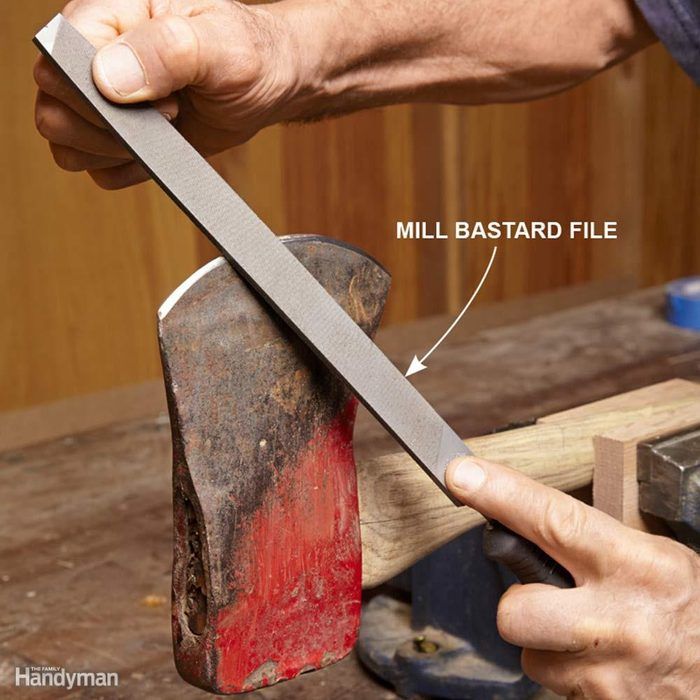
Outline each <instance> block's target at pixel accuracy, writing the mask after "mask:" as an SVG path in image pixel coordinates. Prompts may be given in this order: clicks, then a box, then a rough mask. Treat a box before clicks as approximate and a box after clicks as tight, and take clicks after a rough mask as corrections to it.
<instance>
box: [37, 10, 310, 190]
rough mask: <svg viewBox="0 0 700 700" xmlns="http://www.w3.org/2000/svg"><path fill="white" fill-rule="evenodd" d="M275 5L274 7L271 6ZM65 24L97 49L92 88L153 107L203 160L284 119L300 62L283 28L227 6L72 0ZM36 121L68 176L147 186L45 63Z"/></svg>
mask: <svg viewBox="0 0 700 700" xmlns="http://www.w3.org/2000/svg"><path fill="white" fill-rule="evenodd" d="M271 7H274V6H271ZM63 14H64V16H65V17H66V19H68V20H69V21H70V22H71V24H73V25H74V26H75V27H76V28H77V29H78V30H79V31H80V32H81V33H82V34H84V35H85V36H86V38H87V39H89V40H90V42H91V43H92V44H93V45H95V46H96V47H97V48H98V49H99V51H98V54H97V57H96V59H95V62H94V64H93V77H94V80H95V82H96V84H97V86H98V88H99V89H100V91H101V92H102V93H103V95H104V96H105V97H107V98H108V99H109V100H112V101H113V102H118V103H133V102H142V101H145V100H148V101H152V102H154V103H155V105H156V107H157V108H158V109H159V110H160V111H161V112H162V113H163V114H165V115H166V116H167V117H168V118H169V119H172V120H176V124H177V128H178V129H179V130H180V131H181V132H182V133H183V135H184V136H185V138H187V139H188V140H189V141H190V142H191V143H192V144H193V145H194V146H195V148H197V149H198V150H199V151H200V152H201V153H203V154H204V155H212V154H214V153H218V152H219V151H222V150H225V149H227V148H229V147H231V146H234V145H236V144H239V143H242V142H243V141H245V140H247V139H248V138H250V137H251V136H252V135H253V134H254V133H256V132H257V131H258V130H259V129H261V128H262V127H264V126H266V125H267V124H269V123H272V122H274V121H279V120H280V119H283V118H286V117H285V116H284V115H283V114H280V113H279V111H280V109H281V108H282V106H283V104H284V103H285V101H286V99H287V97H288V93H289V92H290V91H291V90H292V89H293V86H294V84H295V82H296V81H297V70H298V69H299V61H298V60H297V59H298V58H300V56H298V49H297V47H296V46H294V45H293V43H292V40H291V37H290V32H289V31H288V27H287V24H286V22H284V21H283V20H282V19H281V18H280V17H279V16H278V15H276V14H274V13H273V12H272V11H270V10H268V9H265V7H264V6H260V7H247V6H245V5H242V4H239V3H237V2H231V1H230V0H169V1H168V0H117V1H116V2H105V1H104V0H74V1H73V2H71V3H70V4H69V5H67V6H66V8H65V9H64V11H63ZM34 75H35V79H36V82H37V84H38V86H39V92H38V95H37V101H36V123H37V128H38V129H39V132H40V133H41V134H42V135H43V136H44V137H45V138H46V139H48V141H49V142H50V147H51V151H52V153H53V156H54V159H55V160H56V162H57V163H58V165H60V166H61V167H62V168H64V169H66V170H72V171H78V170H87V171H88V172H89V173H90V174H91V175H92V177H93V179H94V180H95V181H96V182H97V183H98V184H99V185H100V186H102V187H105V188H107V189H116V188H121V187H126V186H128V185H132V184H135V183H137V182H140V181H142V180H145V179H147V175H146V173H145V172H144V171H143V169H142V168H141V167H140V166H139V165H138V164H136V163H134V162H133V160H132V159H131V156H130V155H129V153H128V152H127V151H126V150H125V149H124V147H123V146H122V145H121V144H119V143H118V142H117V141H116V140H115V139H114V138H113V137H112V136H111V134H110V133H109V132H108V131H107V130H106V128H105V126H104V124H103V123H102V121H101V120H100V118H99V117H98V116H97V114H96V113H95V112H94V111H93V110H92V109H91V108H89V107H88V106H86V105H85V104H84V103H83V101H82V99H81V98H80V97H79V96H78V95H77V94H76V93H75V92H74V91H73V90H72V88H70V87H69V86H68V85H67V83H66V82H65V81H64V80H63V79H62V77H61V76H60V74H59V73H58V71H57V70H56V68H54V67H53V66H52V65H51V64H50V63H49V62H48V61H47V60H46V59H45V58H43V57H42V58H40V59H39V60H38V61H37V64H36V68H35V71H34Z"/></svg>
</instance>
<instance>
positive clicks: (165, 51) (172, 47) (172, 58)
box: [156, 15, 199, 68]
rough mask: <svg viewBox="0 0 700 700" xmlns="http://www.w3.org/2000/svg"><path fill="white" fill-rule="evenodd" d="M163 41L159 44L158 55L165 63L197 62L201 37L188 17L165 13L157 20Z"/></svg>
mask: <svg viewBox="0 0 700 700" xmlns="http://www.w3.org/2000/svg"><path fill="white" fill-rule="evenodd" d="M156 21H157V22H158V31H159V33H160V38H161V39H162V41H160V42H159V44H158V56H159V58H160V60H161V61H162V63H163V65H165V66H166V67H167V68H171V67H172V66H175V65H180V64H183V63H186V64H195V65H196V64H197V63H198V58H199V37H198V36H197V33H196V32H195V30H194V28H193V26H192V24H191V23H190V22H189V21H188V19H187V18H185V17H182V16H180V15H165V16H164V17H162V18H160V19H158V20H156Z"/></svg>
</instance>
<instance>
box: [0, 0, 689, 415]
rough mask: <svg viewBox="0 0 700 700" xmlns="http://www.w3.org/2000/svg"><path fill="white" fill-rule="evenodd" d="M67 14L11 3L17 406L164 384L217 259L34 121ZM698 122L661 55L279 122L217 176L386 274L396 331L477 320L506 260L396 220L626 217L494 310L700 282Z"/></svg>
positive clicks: (7, 187) (512, 254)
mask: <svg viewBox="0 0 700 700" xmlns="http://www.w3.org/2000/svg"><path fill="white" fill-rule="evenodd" d="M61 4H62V3H61V2H57V1H56V0H32V2H22V3H18V2H12V3H6V7H4V8H3V42H2V44H1V45H0V79H1V80H2V85H3V97H2V99H1V100H0V143H1V144H2V151H1V152H2V153H3V161H4V162H3V167H2V168H0V213H1V215H2V225H1V227H0V236H1V239H2V240H1V246H2V248H1V250H2V255H1V256H0V411H2V410H9V409H16V408H21V407H25V406H30V405H34V404H38V403H44V402H48V401H53V400H56V399H60V398H64V397H69V396H75V395H79V394H83V393H88V392H93V391H99V390H103V389H107V388H110V387H116V386H122V385H125V384H129V383H132V382H139V381H144V380H147V379H151V378H154V377H157V376H158V374H159V372H160V365H159V361H158V355H157V343H156V336H155V312H156V309H157V307H158V306H159V304H160V302H161V301H162V299H163V298H164V297H165V296H167V294H168V293H169V291H170V290H171V289H172V288H173V287H175V286H176V285H177V284H178V283H179V282H180V281H182V279H183V278H184V277H185V276H187V275H188V274H189V273H190V272H192V271H193V270H194V269H195V268H196V267H198V266H199V265H200V264H202V263H203V262H205V261H206V260H208V259H209V258H211V257H212V256H213V255H214V253H213V250H212V249H211V248H210V247H209V245H208V244H207V243H206V242H205V241H204V239H203V237H202V236H200V235H198V234H197V233H196V232H195V231H194V230H193V227H192V226H191V224H190V223H189V222H188V221H187V220H186V219H185V218H184V217H183V216H182V215H180V213H179V212H178V211H177V209H176V208H175V206H174V205H172V204H171V203H170V202H169V201H168V200H167V199H166V198H165V196H163V195H162V194H161V193H160V191H158V189H157V188H156V187H155V186H153V185H152V184H147V185H142V186H139V187H137V188H134V189H132V190H128V191H125V192H118V193H109V192H102V191H99V190H97V188H96V187H94V186H93V185H92V183H91V182H90V181H89V179H88V178H87V177H86V176H84V175H75V174H67V173H63V172H61V171H59V170H58V169H57V168H56V167H55V166H54V165H53V161H52V159H51V156H50V154H49V151H48V148H47V146H46V144H45V143H44V142H43V141H42V139H41V138H40V137H39V136H38V135H37V134H36V133H35V132H34V127H33V96H34V88H33V83H32V78H31V70H32V64H33V62H34V58H35V51H34V49H33V47H32V45H31V43H30V40H31V37H32V35H33V34H34V32H35V31H36V30H37V29H38V28H39V27H40V26H41V25H42V24H43V23H44V22H45V21H47V20H48V19H49V18H50V17H51V16H52V14H53V13H54V12H56V11H58V10H59V9H60V7H61ZM699 123H700V93H699V91H698V90H697V89H696V88H695V87H694V86H693V85H692V83H691V81H690V79H689V78H687V77H686V76H685V75H684V74H683V73H682V71H681V70H680V69H679V68H678V67H676V65H675V64H674V63H673V61H672V60H671V59H670V58H669V57H668V55H667V54H666V53H665V52H664V50H663V48H661V47H659V46H656V47H654V48H652V49H651V50H649V51H647V52H645V53H644V54H642V55H639V56H637V57H635V58H634V59H633V60H631V61H628V62H627V63H625V64H623V65H621V66H618V67H617V68H615V69H614V70H612V71H610V72H609V73H607V74H605V75H602V76H600V77H598V78H596V79H595V80H593V81H591V82H589V83H588V84H587V85H584V86H582V87H580V88H577V89H575V90H573V91H570V92H568V93H566V94H563V95H559V96H557V97H554V98H551V99H547V100H543V101H539V102H535V103H530V104H526V105H504V106H494V107H483V108H457V107H439V106H432V105H420V106H401V107H395V108H390V109H383V110H375V111H371V112H365V113H362V114H357V115H353V116H350V117H345V118H343V119H338V120H334V121H328V122H323V123H319V124H314V125H308V126H301V127H299V126H292V127H275V128H272V129H269V130H267V131H265V132H263V133H261V134H259V135H258V136H257V137H256V138H255V139H253V141H252V142H250V143H249V144H248V145H246V146H244V147H242V148H239V149H237V150H235V151H232V152H230V153H228V154H226V155H224V156H220V157H218V158H217V159H216V161H215V164H216V167H217V168H218V169H219V170H220V171H221V172H222V174H223V175H224V176H225V177H226V178H227V179H228V180H229V181H230V182H231V184H232V185H233V186H234V187H236V188H237V189H238V191H239V192H240V193H241V194H242V195H243V196H244V197H245V198H246V199H247V200H248V201H249V202H250V204H251V205H252V206H253V207H254V208H255V209H256V210H257V211H258V213H259V214H260V215H261V216H262V217H263V218H264V219H265V220H266V221H267V222H268V223H269V224H270V225H271V226H272V228H273V229H274V230H276V231H277V232H279V233H295V232H313V233H324V234H327V235H330V236H334V237H337V238H342V239H344V240H348V241H352V242H353V243H355V244H357V245H359V246H361V247H363V248H364V249H366V250H367V251H368V252H369V253H371V254H373V255H374V256H376V257H377V258H378V259H379V260H380V261H381V262H382V263H384V264H385V265H386V266H387V267H388V269H389V270H390V271H391V273H392V274H393V277H394V286H393V292H392V294H391V298H390V302H389V306H388V309H387V312H386V316H385V320H386V322H387V323H395V322H399V321H405V320H408V319H412V318H417V317H420V316H424V315H428V314H433V313H438V312H444V311H454V310H457V309H458V308H460V306H461V304H462V303H463V302H464V299H465V298H466V296H467V295H468V293H469V292H470V291H471V289H472V288H473V286H474V284H475V282H476V280H477V279H478V277H479V276H480V274H481V271H482V270H483V267H484V265H485V263H486V261H487V260H488V257H489V255H490V252H491V247H492V244H490V243H477V242H469V243H465V242H455V241H421V242H411V241H396V240H395V237H394V236H395V233H394V231H395V222H396V220H397V219H400V220H410V219H418V220H429V221H435V220H442V221H443V222H445V223H446V224H448V225H449V224H450V223H451V222H452V221H454V220H455V219H469V220H490V219H496V220H502V219H509V220H512V219H526V220H531V219H535V220H548V219H555V220H559V221H562V222H568V221H569V220H571V219H594V220H598V221H602V220H606V219H607V220H611V219H616V220H618V221H619V222H620V231H621V240H620V241H617V242H609V241H607V242H602V241H601V242H594V243H587V242H582V241H573V242H571V241H556V242H544V243H533V242H521V241H517V242H507V243H505V244H502V245H501V248H500V251H499V258H498V262H497V264H496V266H495V268H494V271H493V273H492V275H491V277H490V279H489V281H488V283H487V285H486V286H485V288H484V290H483V292H482V294H481V296H480V299H479V301H481V302H482V303H483V302H484V301H487V300H491V301H492V300H497V299H508V298H514V297H518V296H522V295H525V294H529V293H532V292H536V291H541V290H545V289H550V288H555V287H560V286H564V285H571V284H576V283H580V282H585V281H588V280H600V279H610V278H619V277H625V278H630V279H632V280H633V281H634V282H635V283H636V284H639V285H647V284H652V283H658V282H662V281H664V280H668V279H671V278H674V277H678V276H681V275H686V274H691V273H697V272H700V238H699V236H698V224H699V222H700V197H698V185H699V184H700V129H699V128H698V124H699ZM433 340H434V339H433V338H416V341H415V342H416V351H420V350H421V349H427V347H429V345H430V344H431V343H432V341H433Z"/></svg>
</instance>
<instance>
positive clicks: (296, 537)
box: [159, 236, 390, 693]
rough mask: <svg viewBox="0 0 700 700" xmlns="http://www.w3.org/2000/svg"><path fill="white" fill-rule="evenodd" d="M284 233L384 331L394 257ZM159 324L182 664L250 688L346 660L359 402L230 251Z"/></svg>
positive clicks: (350, 640) (355, 614) (216, 680)
mask: <svg viewBox="0 0 700 700" xmlns="http://www.w3.org/2000/svg"><path fill="white" fill-rule="evenodd" d="M284 241H285V244H286V245H287V246H288V247H289V249H290V250H291V251H292V252H293V253H294V255H295V256H296V257H297V258H298V259H299V260H300V261H301V262H302V263H303V264H304V265H305V267H306V268H307V269H308V270H309V271H310V272H311V273H312V274H313V275H314V276H315V277H316V279H318V281H319V282H320V283H321V284H322V285H323V286H324V287H325V288H326V289H327V290H328V292H330V294H331V295H332V296H333V297H334V298H335V299H336V301H338V303H339V304H340V305H341V306H342V307H343V308H344V309H345V310H346V312H347V313H348V314H350V316H351V317H352V318H353V319H354V320H355V321H356V322H357V323H358V324H359V325H360V326H361V327H362V328H363V330H364V331H365V332H366V333H367V334H368V335H370V336H371V335H372V334H373V333H374V331H375V330H376V328H377V326H378V324H379V319H380V316H381V313H382V309H383V305H384V301H385V298H386V294H387V292H388V289H389V283H390V278H389V275H388V274H387V273H386V272H385V271H384V269H383V268H381V267H380V266H379V265H378V264H377V263H376V262H375V261H374V260H372V259H371V258H369V257H368V256H366V255H365V254H363V253H362V252H360V251H358V250H357V249H355V248H352V247H350V246H347V245H343V244H340V243H337V242H334V241H331V240H330V239H325V238H321V237H317V236H291V237H287V238H285V239H284ZM309 313H311V314H312V313H314V309H309ZM159 336H160V346H161V358H162V362H163V370H164V376H165V384H166V391H167V396H168V405H169V410H170V418H171V424H172V431H173V493H174V561H173V592H172V595H173V611H172V615H173V638H174V647H175V660H176V665H177V668H178V670H179V672H180V674H181V675H182V676H183V678H185V679H186V680H187V681H189V682H190V683H193V684H195V685H197V686H199V687H201V688H204V689H206V690H211V691H215V692H219V693H236V692H243V691H248V690H253V689H255V688H259V687H261V686H265V685H270V684H272V683H276V682H278V681H280V680H284V679H288V678H293V677H295V676H297V675H298V674H300V673H302V672H303V671H307V670H311V669H316V668H320V667H322V666H326V665H328V664H330V663H333V662H334V661H337V660H338V659H340V658H342V657H343V656H344V655H345V654H347V653H348V651H349V650H350V649H351V648H352V646H353V644H354V642H355V638H356V634H357V629H358V625H359V615H360V595H361V546H360V529H359V514H358V504H357V487H356V476H355V464H354V459H353V450H352V431H353V424H354V417H355V409H356V402H355V400H354V398H353V397H352V395H351V394H350V393H349V391H348V390H347V388H346V387H345V385H344V384H343V383H342V382H341V381H340V380H338V379H337V378H336V377H335V376H334V375H332V374H331V373H330V372H329V371H328V370H327V369H326V367H325V366H324V365H323V364H322V363H321V362H320V361H319V360H318V359H317V358H316V357H315V356H314V355H313V353H312V352H311V351H310V350H309V349H308V348H307V347H306V346H305V345H304V344H303V343H302V342H301V341H300V340H298V339H297V337H296V336H295V335H294V334H293V333H292V332H291V331H289V330H288V329H287V328H286V327H285V325H284V324H283V323H282V322H281V321H280V320H279V319H278V318H277V317H276V316H275V315H274V313H273V312H272V311H271V310H270V309H269V308H268V307H267V306H266V305H265V303H264V302H262V301H261V300H260V298H259V297H258V296H257V295H256V294H255V293H254V292H253V291H252V289H251V288H250V287H249V286H248V285H247V284H246V283H245V282H244V281H243V280H242V279H241V278H240V277H238V276H237V275H236V273H235V272H234V271H233V269H232V268H231V267H230V266H229V265H228V264H227V263H226V262H225V261H224V260H223V259H222V258H218V259H217V260H214V261H212V262H211V263H209V264H208V265H206V266H204V267H203V268H201V269H200V270H199V271H197V272H195V273H194V274H193V275H192V276H191V277H190V278H189V279H188V280H187V281H185V282H184V283H183V284H182V285H181V286H180V287H179V288H178V289H177V290H175V291H174V292H173V294H172V295H171V296H170V297H169V298H168V299H167V300H166V301H165V302H164V304H163V306H162V307H161V309H160V311H159Z"/></svg>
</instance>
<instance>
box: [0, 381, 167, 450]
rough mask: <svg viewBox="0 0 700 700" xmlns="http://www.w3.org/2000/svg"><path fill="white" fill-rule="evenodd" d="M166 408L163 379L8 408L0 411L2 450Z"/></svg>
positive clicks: (149, 415) (154, 414)
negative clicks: (47, 402)
mask: <svg viewBox="0 0 700 700" xmlns="http://www.w3.org/2000/svg"><path fill="white" fill-rule="evenodd" d="M166 411H167V406H166V404H165V391H164V389H163V382H162V381H161V380H156V381H152V382H144V383H142V384H135V385H131V386H126V387H117V388H116V389H110V390H108V391H102V392H98V393H95V394H88V395H87V396H75V397H71V398H68V399H63V400H61V401H54V402H52V403H50V404H46V405H39V406H32V407H31V408H25V409H20V410H18V411H6V412H5V413H0V451H4V450H16V449H18V448H20V447H24V446H26V445H35V444H37V443H40V442H46V441H47V440H54V439H56V438H58V437H62V436H63V435H74V434H76V433H83V432H86V431H89V430H95V429H96V428H103V427H105V426H107V425H112V424H113V423H121V422H125V421H131V420H136V419H138V418H146V417H151V416H156V415H158V414H159V413H162V414H165V412H166Z"/></svg>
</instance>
